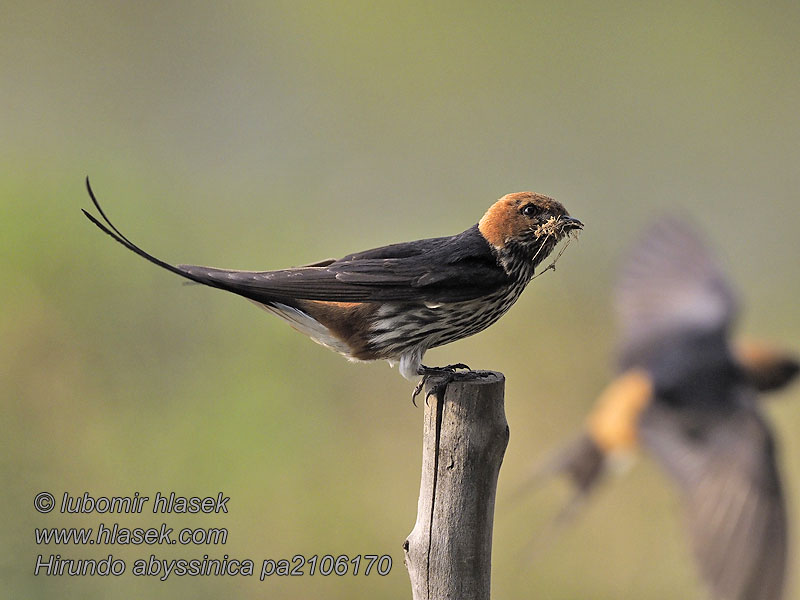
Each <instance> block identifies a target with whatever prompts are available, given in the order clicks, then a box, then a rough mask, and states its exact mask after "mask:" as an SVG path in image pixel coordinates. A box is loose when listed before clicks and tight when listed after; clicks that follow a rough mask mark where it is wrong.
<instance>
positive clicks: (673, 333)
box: [525, 216, 800, 600]
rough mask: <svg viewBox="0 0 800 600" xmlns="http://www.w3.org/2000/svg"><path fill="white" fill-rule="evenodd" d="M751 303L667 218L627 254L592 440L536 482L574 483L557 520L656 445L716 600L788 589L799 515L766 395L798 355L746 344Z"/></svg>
mask: <svg viewBox="0 0 800 600" xmlns="http://www.w3.org/2000/svg"><path fill="white" fill-rule="evenodd" d="M738 306H739V302H738V300H737V298H736V294H735V293H734V291H733V288H732V285H731V284H730V282H729V281H728V279H727V277H726V276H725V274H724V272H723V270H722V268H721V267H720V265H719V263H718V262H717V259H716V258H715V257H714V256H713V254H712V253H711V251H710V250H709V249H708V247H707V245H706V244H705V242H704V240H703V238H702V236H701V235H700V234H699V233H698V232H697V231H696V230H695V229H694V227H693V224H692V223H690V222H688V221H687V219H684V218H680V217H676V216H665V217H663V218H661V219H659V220H657V221H656V222H655V223H654V224H653V225H652V226H650V227H649V228H648V229H646V230H645V232H644V233H643V235H642V237H641V238H640V239H639V241H638V242H637V243H635V244H634V245H633V247H632V248H631V250H630V251H629V253H628V254H627V256H626V258H625V260H624V263H623V266H622V268H621V271H620V276H619V279H618V281H617V283H616V298H615V309H616V313H617V317H618V321H619V330H620V342H619V347H618V349H617V362H618V367H617V368H618V375H617V377H616V378H615V379H614V380H613V381H612V382H611V383H610V384H609V385H608V386H607V387H606V388H605V390H603V392H602V393H601V394H600V396H599V398H598V399H597V401H596V402H595V405H594V408H593V409H592V411H591V412H590V414H589V415H588V418H587V419H586V422H585V425H584V427H583V429H582V430H581V432H580V433H579V434H578V435H577V436H576V437H574V438H573V439H572V440H570V441H569V442H568V443H567V444H565V445H564V446H563V447H561V448H559V449H558V450H556V451H555V452H554V453H553V454H551V456H550V457H549V458H548V459H547V460H546V461H545V462H544V463H543V465H540V466H539V467H538V468H537V469H536V470H535V472H534V475H533V477H531V478H530V479H529V481H528V482H527V484H526V486H525V487H526V488H528V487H530V485H531V484H533V483H536V484H541V483H542V482H543V481H546V480H548V479H550V478H552V477H556V476H563V477H566V478H567V480H568V481H570V483H571V485H572V488H573V492H572V494H573V495H572V496H571V498H570V500H569V501H568V502H567V504H566V505H565V506H564V507H563V509H562V510H561V512H560V513H559V514H558V516H557V517H556V519H555V521H554V522H552V523H551V525H552V524H558V525H562V524H564V523H566V522H568V521H569V520H571V518H572V517H574V515H575V514H576V512H577V510H578V509H579V508H580V507H581V506H583V505H585V502H586V501H587V499H588V498H590V497H591V494H592V493H593V492H594V491H595V490H596V489H598V486H599V484H600V483H601V482H603V481H605V480H606V475H607V474H608V473H609V472H611V471H613V470H615V469H613V467H614V466H615V465H618V464H621V463H625V462H630V461H629V460H625V459H626V458H629V457H631V456H633V453H634V452H635V451H636V450H637V449H638V448H639V447H641V448H643V449H644V450H645V451H646V452H647V453H648V454H649V455H650V456H652V458H653V459H654V460H655V462H656V463H657V464H658V465H659V466H660V467H661V468H662V470H663V471H664V472H665V474H666V476H667V478H668V480H669V481H670V482H671V483H672V484H674V485H675V486H676V487H677V488H678V490H679V496H680V497H681V501H682V505H683V512H684V518H685V521H686V525H688V533H689V537H690V541H691V545H692V549H693V555H694V560H695V564H696V566H697V568H698V570H699V574H700V576H701V579H702V581H703V582H704V584H705V586H706V588H707V590H708V591H709V592H710V595H711V597H712V598H713V599H715V600H722V599H725V600H777V599H779V598H781V597H782V595H783V593H784V587H785V586H784V581H785V571H786V549H787V516H786V506H785V500H784V493H783V484H782V482H781V474H780V469H779V465H778V457H777V449H776V441H775V435H774V433H773V431H772V427H771V425H770V423H769V422H768V420H767V419H766V417H765V416H764V414H763V411H762V408H761V405H760V399H759V394H758V393H759V392H770V391H774V390H779V389H782V388H784V387H785V386H787V385H788V384H789V383H790V382H791V381H792V380H793V379H794V378H795V377H796V375H797V373H798V370H800V362H798V358H797V356H796V355H794V354H793V353H791V352H789V351H787V350H785V349H782V348H779V347H777V346H775V345H773V344H768V343H765V342H761V341H754V340H747V339H733V338H732V335H731V330H732V328H733V325H734V320H735V318H736V316H737V314H738Z"/></svg>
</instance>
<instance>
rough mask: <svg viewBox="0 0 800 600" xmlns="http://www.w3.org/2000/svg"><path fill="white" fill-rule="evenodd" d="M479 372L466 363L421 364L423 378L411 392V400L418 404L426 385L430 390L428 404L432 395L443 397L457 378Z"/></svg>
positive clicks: (426, 401)
mask: <svg viewBox="0 0 800 600" xmlns="http://www.w3.org/2000/svg"><path fill="white" fill-rule="evenodd" d="M459 369H466V371H465V372H463V373H459V372H458V370H459ZM479 373H481V372H480V371H473V370H472V369H470V368H469V366H467V365H465V364H464V363H456V364H454V365H447V366H444V367H426V366H425V365H420V368H419V374H420V375H422V379H420V380H419V383H417V385H416V386H415V387H414V392H413V393H412V394H411V402H412V403H413V404H414V406H416V405H417V396H419V393H420V392H421V391H422V389H423V388H424V387H425V386H426V385H427V386H428V392H427V393H426V394H425V404H426V405H427V404H428V398H430V397H431V396H436V397H437V398H439V399H441V398H443V397H444V392H445V390H446V389H447V385H448V384H449V383H451V382H453V381H455V380H456V379H463V378H464V377H469V376H471V375H478V374H479Z"/></svg>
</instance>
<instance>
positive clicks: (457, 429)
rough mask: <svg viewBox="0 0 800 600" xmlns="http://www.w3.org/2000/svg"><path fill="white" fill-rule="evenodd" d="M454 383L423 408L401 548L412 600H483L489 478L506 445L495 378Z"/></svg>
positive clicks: (493, 480) (487, 573) (492, 488)
mask: <svg viewBox="0 0 800 600" xmlns="http://www.w3.org/2000/svg"><path fill="white" fill-rule="evenodd" d="M484 373H485V376H482V377H478V378H470V379H465V380H461V381H459V380H456V381H454V382H453V383H450V384H449V385H448V386H447V391H446V392H445V394H444V401H443V402H440V401H439V400H438V399H437V398H436V397H435V396H431V397H430V398H429V400H428V403H427V404H426V407H425V425H424V430H423V440H422V481H421V483H420V490H419V504H418V506H417V522H416V524H415V525H414V529H413V530H412V532H411V533H410V534H409V536H408V539H407V540H406V541H405V543H404V544H403V549H404V550H405V563H406V568H407V569H408V574H409V577H410V578H411V589H412V593H413V598H414V600H443V599H450V600H489V589H490V578H491V558H492V525H493V519H494V501H495V492H496V490H497V475H498V473H499V472H500V465H501V463H502V462H503V455H504V454H505V451H506V446H507V445H508V422H507V421H506V415H505V408H504V405H503V391H504V388H505V378H504V377H503V374H502V373H496V372H493V371H492V372H484Z"/></svg>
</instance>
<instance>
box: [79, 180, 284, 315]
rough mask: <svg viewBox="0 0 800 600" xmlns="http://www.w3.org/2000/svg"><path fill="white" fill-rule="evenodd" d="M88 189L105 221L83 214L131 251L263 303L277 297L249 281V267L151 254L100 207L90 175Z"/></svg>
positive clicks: (166, 266)
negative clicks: (219, 266)
mask: <svg viewBox="0 0 800 600" xmlns="http://www.w3.org/2000/svg"><path fill="white" fill-rule="evenodd" d="M86 189H87V190H88V192H89V197H90V198H91V199H92V203H93V204H94V207H95V208H96V209H97V212H99V213H100V216H101V217H102V219H103V221H105V222H103V221H101V220H100V219H98V218H97V217H95V216H94V215H93V214H91V213H90V212H88V211H86V210H84V209H81V211H82V212H83V214H84V215H86V218H87V219H89V220H90V221H91V222H92V223H94V224H95V225H96V226H97V227H98V228H100V230H101V231H103V232H104V233H106V234H108V235H109V236H111V237H112V238H113V239H114V240H116V241H117V242H119V243H120V244H122V245H123V246H125V247H126V248H127V249H128V250H130V251H131V252H134V253H136V254H138V255H139V256H141V257H142V258H144V259H145V260H148V261H150V262H151V263H153V264H154V265H158V266H159V267H161V268H162V269H166V270H167V271H170V272H172V273H175V274H176V275H180V276H181V277H184V278H186V279H188V280H190V281H193V282H195V283H200V284H203V285H207V286H209V287H213V288H217V289H220V290H225V291H227V292H233V293H234V294H238V295H239V296H244V297H245V298H248V299H250V300H253V301H255V302H258V303H261V304H266V303H269V302H270V301H271V300H273V299H274V297H273V296H272V295H271V294H270V293H269V291H268V290H267V289H266V288H265V286H263V285H253V284H252V283H249V282H248V279H252V277H248V275H253V274H249V273H248V272H246V271H238V272H237V271H228V270H225V269H215V268H212V267H200V266H194V265H171V264H170V263H168V262H164V261H163V260H161V259H160V258H156V257H155V256H153V255H152V254H149V253H148V252H145V251H144V250H142V249H141V248H140V247H139V246H137V245H136V244H134V243H133V242H132V241H130V240H129V239H128V238H127V237H125V234H123V233H122V232H121V231H120V230H119V229H117V228H116V227H115V226H114V224H113V223H112V222H111V221H110V220H109V218H108V217H107V216H106V213H105V212H104V211H103V209H102V208H101V206H100V203H99V202H98V201H97V198H96V197H95V195H94V192H93V191H92V186H91V185H90V183H89V178H88V177H87V178H86Z"/></svg>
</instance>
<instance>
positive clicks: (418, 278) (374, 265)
mask: <svg viewBox="0 0 800 600" xmlns="http://www.w3.org/2000/svg"><path fill="white" fill-rule="evenodd" d="M86 187H87V189H88V191H89V196H90V197H91V199H92V202H93V203H94V206H95V208H96V209H97V210H98V212H99V213H100V217H102V220H103V221H104V222H101V221H100V220H99V219H98V218H96V217H94V216H93V215H91V214H90V213H88V212H87V211H85V210H84V211H83V213H84V214H85V215H86V216H87V217H88V218H89V219H90V220H91V221H92V222H93V223H94V224H95V225H97V226H98V227H99V228H100V229H101V230H103V231H104V232H105V233H107V234H108V235H110V236H111V237H112V238H114V239H115V240H116V241H118V242H119V243H120V244H122V245H123V246H125V247H126V248H128V249H129V250H131V251H133V252H135V253H136V254H138V255H139V256H142V257H144V258H146V259H147V260H149V261H150V262H152V263H154V264H156V265H158V266H160V267H162V268H164V269H167V270H168V271H172V272H173V273H176V274H177V275H180V276H181V277H185V278H186V279H189V280H191V281H194V282H197V283H202V284H204V285H207V286H209V287H214V288H219V289H222V290H226V291H229V292H233V293H234V294H238V295H240V296H244V297H245V298H247V299H249V300H252V301H253V302H255V303H256V304H258V305H259V306H261V307H263V308H265V309H266V310H268V311H269V312H271V313H273V314H275V315H277V316H279V317H281V318H282V319H284V320H286V321H287V322H288V323H289V324H290V325H291V326H292V327H294V328H295V329H297V330H298V331H300V332H302V333H304V334H306V335H308V336H309V337H310V338H311V339H313V340H314V341H315V342H318V343H319V344H322V345H323V346H326V347H328V348H330V349H332V350H334V351H336V352H338V353H340V354H342V355H344V356H345V357H346V358H348V359H349V360H354V361H370V360H379V359H385V360H388V361H389V363H390V364H391V365H393V366H394V365H399V370H400V373H401V374H402V375H403V376H404V377H406V378H407V379H414V378H416V377H418V376H420V375H421V376H423V379H422V381H420V383H419V385H417V387H416V389H415V392H414V396H416V394H417V393H418V392H419V391H420V390H421V389H422V384H423V383H424V382H425V381H426V380H429V379H430V383H431V384H432V386H431V388H429V389H432V391H433V392H434V393H438V392H439V391H441V390H442V389H443V386H446V384H447V382H448V381H449V380H451V379H452V378H453V376H454V372H455V369H456V368H467V367H466V365H462V364H457V365H449V366H447V367H438V368H437V367H426V366H425V365H423V364H422V357H423V355H424V354H425V351H426V350H428V349H429V348H434V347H436V346H441V345H443V344H448V343H450V342H454V341H456V340H460V339H461V338H465V337H467V336H470V335H473V334H475V333H478V332H479V331H482V330H484V329H486V328H487V327H489V326H490V325H491V324H493V323H494V322H495V321H497V320H498V319H499V318H500V317H501V316H502V315H503V314H504V313H505V312H506V311H507V310H508V309H509V308H510V307H511V305H512V304H514V302H516V300H517V298H519V296H520V294H521V293H522V290H524V289H525V286H526V285H527V284H528V282H529V281H530V280H531V278H532V277H533V276H534V271H535V269H536V267H537V266H538V265H539V264H540V263H541V262H542V261H543V260H544V259H545V258H546V257H547V256H548V255H549V254H550V252H551V251H552V250H553V248H554V247H555V245H556V244H557V243H558V242H559V241H560V240H561V239H562V238H563V237H565V236H566V235H567V234H568V233H570V232H572V231H574V230H578V229H582V227H583V224H582V223H581V222H580V221H578V220H577V219H574V218H572V217H570V216H569V214H568V213H567V211H566V210H565V209H564V207H563V206H562V205H561V203H559V202H557V201H555V200H553V199H552V198H548V197H547V196H542V195H540V194H534V193H531V192H519V193H515V194H508V195H506V196H503V197H502V198H501V199H500V200H498V201H497V202H495V203H494V204H493V205H492V206H491V207H490V208H489V210H488V211H486V214H485V215H484V216H483V218H481V220H480V222H479V223H477V224H476V225H473V226H472V227H470V228H469V229H467V230H466V231H464V232H462V233H459V234H457V235H453V236H449V237H439V238H431V239H424V240H418V241H414V242H405V243H400V244H392V245H389V246H383V247H380V248H375V249H373V250H366V251H364V252H357V253H354V254H349V255H347V256H345V257H343V258H340V259H338V260H334V259H329V260H324V261H321V262H318V263H315V264H312V265H307V266H303V267H296V268H290V269H281V270H278V271H232V270H225V269H215V268H212V267H203V266H192V265H171V264H169V263H166V262H164V261H162V260H160V259H158V258H155V257H154V256H152V255H150V254H148V253H147V252H145V251H144V250H142V249H141V248H139V247H138V246H136V245H135V244H134V243H133V242H131V241H130V240H129V239H128V238H127V237H125V235H123V234H122V233H121V232H120V231H119V230H118V229H117V228H116V227H115V226H114V225H113V224H112V223H111V221H109V219H108V217H107V216H106V215H105V213H104V212H103V209H102V208H100V204H99V203H98V201H97V199H96V197H95V195H94V193H93V192H92V188H91V186H90V185H89V180H88V178H87V180H86Z"/></svg>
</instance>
